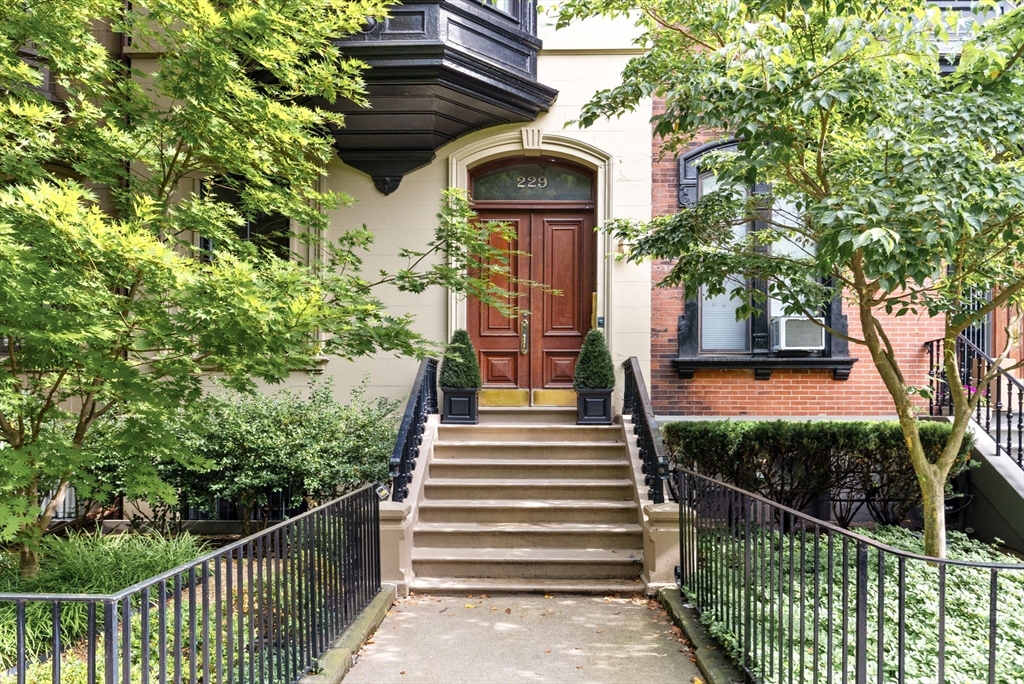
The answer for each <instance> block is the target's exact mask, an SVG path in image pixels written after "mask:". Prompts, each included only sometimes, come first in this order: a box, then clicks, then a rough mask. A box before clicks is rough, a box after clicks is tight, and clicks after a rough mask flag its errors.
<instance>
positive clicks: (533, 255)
mask: <svg viewBox="0 0 1024 684" xmlns="http://www.w3.org/2000/svg"><path fill="white" fill-rule="evenodd" d="M478 214H479V218H480V220H481V221H501V222H503V223H506V224H508V225H510V226H512V227H514V229H515V234H516V237H515V240H514V242H513V244H512V245H511V248H512V249H514V250H517V251H519V252H521V254H519V255H517V256H514V257H513V258H512V260H511V262H510V264H509V267H510V271H511V274H512V276H513V280H520V281H534V282H536V283H540V284H542V285H543V286H544V289H541V288H538V287H529V286H528V285H527V284H526V283H523V282H519V283H517V282H514V281H513V282H508V281H506V282H504V283H502V286H503V287H505V288H507V289H509V290H510V291H511V292H515V293H516V294H518V298H517V300H516V301H517V305H518V307H519V308H520V309H521V310H522V313H521V314H520V315H518V316H516V317H513V318H509V317H506V316H504V315H502V314H501V313H500V312H499V311H497V310H496V309H494V308H493V307H490V306H486V305H484V304H481V303H480V302H478V301H476V300H472V299H471V300H470V301H469V306H468V311H467V313H468V321H467V322H468V327H469V331H470V335H471V337H472V339H473V344H474V345H475V346H476V348H477V351H478V353H479V355H480V369H481V372H482V374H483V381H484V388H485V389H519V390H530V392H529V393H528V394H527V395H526V396H528V397H530V398H531V401H530V403H535V402H534V401H533V398H534V397H535V396H538V395H536V394H535V393H534V392H533V391H534V390H540V389H543V390H567V389H572V380H573V373H574V372H575V368H576V358H577V356H579V351H580V347H581V346H582V344H583V338H584V336H585V335H586V334H587V331H588V330H590V329H591V327H592V326H593V325H594V322H595V321H594V319H593V317H594V306H595V299H596V292H597V237H596V235H595V232H594V214H593V210H592V209H589V208H588V209H584V210H579V209H563V208H552V207H548V208H534V209H518V208H517V209H509V210H503V209H492V208H489V209H484V210H480V209H478ZM540 403H543V402H540Z"/></svg>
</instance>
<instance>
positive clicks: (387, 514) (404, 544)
mask: <svg viewBox="0 0 1024 684" xmlns="http://www.w3.org/2000/svg"><path fill="white" fill-rule="evenodd" d="M440 425H441V416H440V414H433V415H430V416H428V417H427V423H426V425H425V426H424V431H423V443H422V444H421V445H420V455H419V458H417V459H416V468H415V470H413V477H412V482H410V483H409V496H407V497H406V498H405V501H402V502H401V503H399V502H397V501H383V502H381V505H380V575H381V582H383V583H384V584H394V585H395V587H396V589H397V592H398V596H403V597H404V596H408V595H409V585H410V583H411V582H412V579H413V571H412V529H413V527H414V526H415V525H416V522H417V516H418V515H419V505H418V504H419V501H420V499H421V498H422V497H423V484H424V482H425V481H426V479H427V478H426V473H427V470H428V468H429V466H430V461H431V459H432V458H433V457H434V442H435V441H436V440H437V431H438V427H439V426H440Z"/></svg>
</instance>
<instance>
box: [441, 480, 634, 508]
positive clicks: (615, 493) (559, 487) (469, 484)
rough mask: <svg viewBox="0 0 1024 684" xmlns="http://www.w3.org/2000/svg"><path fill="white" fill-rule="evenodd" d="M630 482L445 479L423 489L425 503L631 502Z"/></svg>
mask: <svg viewBox="0 0 1024 684" xmlns="http://www.w3.org/2000/svg"><path fill="white" fill-rule="evenodd" d="M633 486H634V485H633V482H632V481H631V480H627V479H622V480H584V479H550V480H540V479H536V480H512V481H509V480H504V479H488V478H482V477H478V478H470V479H464V480H456V479H453V478H445V479H440V480H435V479H428V480H427V481H426V483H424V485H423V499H424V501H436V500H438V499H461V500H466V499H470V500H472V499H477V498H482V499H483V498H485V499H503V500H526V501H527V502H528V500H532V499H552V498H560V499H573V500H578V499H588V500H601V501H632V500H633Z"/></svg>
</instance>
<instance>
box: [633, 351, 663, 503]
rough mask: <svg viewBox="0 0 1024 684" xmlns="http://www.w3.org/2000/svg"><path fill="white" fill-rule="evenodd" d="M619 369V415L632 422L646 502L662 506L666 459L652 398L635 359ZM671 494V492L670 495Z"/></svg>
mask: <svg viewBox="0 0 1024 684" xmlns="http://www.w3.org/2000/svg"><path fill="white" fill-rule="evenodd" d="M622 369H623V371H624V373H625V383H624V390H623V394H622V415H624V416H625V415H629V416H630V417H631V418H632V419H633V434H635V435H636V443H637V449H638V450H639V451H640V459H641V460H642V461H643V466H642V468H641V470H642V471H643V473H644V484H645V485H647V487H648V489H647V498H649V499H650V500H651V501H653V502H655V503H665V480H666V478H667V477H668V461H667V460H666V458H665V445H664V444H663V443H662V440H661V431H660V430H659V429H658V422H657V421H656V420H655V418H654V409H653V408H652V407H651V397H650V395H648V394H647V385H646V384H645V383H644V375H643V372H642V371H641V370H640V362H639V361H638V360H637V358H636V357H635V356H631V357H629V359H628V360H627V361H626V362H625V363H623V364H622ZM671 494H673V492H670V495H671Z"/></svg>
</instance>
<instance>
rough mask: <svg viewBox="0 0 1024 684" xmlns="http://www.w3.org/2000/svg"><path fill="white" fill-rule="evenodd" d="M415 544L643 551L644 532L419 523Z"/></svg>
mask: <svg viewBox="0 0 1024 684" xmlns="http://www.w3.org/2000/svg"><path fill="white" fill-rule="evenodd" d="M413 542H414V544H415V545H416V547H417V548H430V547H433V548H444V547H455V548H488V547H491V548H503V549H510V548H522V547H526V548H534V549H552V548H568V549H640V548H642V547H643V531H642V528H641V527H640V525H638V524H635V523H634V524H618V525H603V524H591V525H588V524H581V523H532V524H531V523H520V522H501V523H420V524H418V525H417V526H416V527H415V529H414V530H413Z"/></svg>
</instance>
